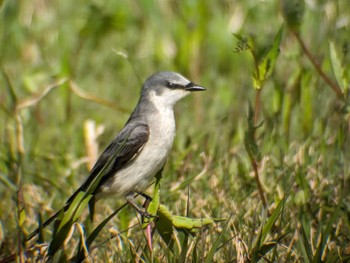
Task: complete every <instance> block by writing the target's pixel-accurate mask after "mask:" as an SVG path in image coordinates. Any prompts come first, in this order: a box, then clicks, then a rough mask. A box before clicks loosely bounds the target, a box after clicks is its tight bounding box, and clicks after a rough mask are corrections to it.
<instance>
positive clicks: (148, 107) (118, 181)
mask: <svg viewBox="0 0 350 263" xmlns="http://www.w3.org/2000/svg"><path fill="white" fill-rule="evenodd" d="M204 90H206V88H204V87H202V86H200V85H197V84H195V83H193V82H192V81H190V80H188V79H187V78H185V77H184V76H182V75H180V74H179V73H176V72H169V71H162V72H158V73H155V74H153V75H152V76H150V77H149V78H148V79H147V80H146V81H145V82H144V83H143V85H142V88H141V92H140V98H139V101H138V103H137V105H136V107H135V109H134V111H133V112H132V114H131V115H130V117H129V119H128V120H127V122H126V124H125V126H124V127H123V128H122V130H121V131H120V132H119V133H118V134H117V136H116V138H115V139H114V140H113V141H112V142H111V143H110V144H109V145H108V146H107V148H106V149H105V150H104V151H103V152H102V154H101V155H100V157H99V158H98V159H97V162H96V163H95V165H94V166H93V168H92V170H91V172H90V174H89V176H88V177H87V179H86V180H85V181H84V182H83V183H82V185H81V186H80V187H79V188H78V189H77V190H76V192H74V193H73V195H72V196H71V197H70V198H68V200H67V202H66V204H65V206H64V208H62V209H61V210H60V211H58V212H57V213H56V214H54V215H53V216H52V217H51V218H49V219H48V220H47V221H45V222H44V223H43V225H42V227H46V226H47V225H49V224H50V223H51V222H52V221H54V220H55V218H56V217H57V216H58V215H59V213H60V212H61V211H62V210H63V211H66V210H67V208H68V207H69V205H70V204H71V203H72V201H73V200H74V198H75V197H76V195H77V194H78V193H79V192H86V191H87V189H88V188H89V187H90V186H91V184H92V182H93V181H94V180H95V179H96V177H97V176H99V177H100V176H101V177H100V178H101V179H100V181H99V182H98V185H97V187H95V189H94V190H93V192H92V196H93V198H92V199H91V200H90V202H89V207H90V210H92V211H93V209H94V205H95V202H96V201H98V200H100V199H103V198H106V197H110V196H113V197H119V198H120V197H122V198H125V200H126V201H127V202H128V203H130V204H131V205H132V206H133V207H134V208H135V209H136V210H137V211H138V212H140V213H141V214H142V213H143V214H145V213H146V212H145V211H143V209H141V208H139V207H138V206H137V204H136V203H135V200H134V199H135V195H136V194H138V193H141V194H142V192H143V191H144V190H145V189H146V188H147V187H148V186H149V184H150V183H151V181H152V180H153V178H154V176H155V175H156V174H157V173H158V172H159V171H161V170H162V168H163V166H164V164H165V162H166V159H167V157H168V155H169V152H170V150H171V148H172V145H173V141H174V137H175V117H174V105H175V103H176V102H177V101H179V100H181V99H182V98H184V97H186V96H187V95H189V94H190V93H191V92H195V91H204ZM101 172H102V173H103V174H102V175H101ZM144 196H145V195H144ZM90 212H91V211H90ZM91 214H93V212H92V213H91ZM38 233H39V229H37V230H35V231H34V232H32V233H31V234H30V235H29V236H28V237H27V240H30V239H31V238H33V237H34V236H35V235H36V234H38Z"/></svg>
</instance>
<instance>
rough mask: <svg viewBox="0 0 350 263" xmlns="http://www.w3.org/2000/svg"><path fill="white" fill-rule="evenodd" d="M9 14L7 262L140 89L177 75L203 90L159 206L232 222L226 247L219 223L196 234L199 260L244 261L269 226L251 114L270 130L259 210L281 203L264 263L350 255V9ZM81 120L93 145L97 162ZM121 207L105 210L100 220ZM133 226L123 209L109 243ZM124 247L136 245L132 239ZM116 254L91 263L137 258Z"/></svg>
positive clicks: (238, 4) (111, 6) (173, 8)
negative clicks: (154, 78) (156, 78)
mask: <svg viewBox="0 0 350 263" xmlns="http://www.w3.org/2000/svg"><path fill="white" fill-rule="evenodd" d="M0 3H1V10H0V71H1V75H0V105H1V110H0V118H1V119H0V121H1V122H0V227H1V229H0V255H4V256H7V255H11V253H16V252H18V244H19V243H20V242H19V237H18V236H17V233H24V234H28V232H30V231H31V230H33V229H34V228H35V227H36V226H37V220H38V211H40V214H41V215H42V216H43V218H48V217H49V215H51V214H52V213H53V212H54V211H55V210H57V209H59V208H61V207H62V205H63V204H64V203H65V200H66V199H67V198H68V197H69V196H70V194H72V193H73V192H74V190H75V189H76V188H77V187H78V186H79V185H80V184H81V182H82V181H83V180H84V178H85V177H86V176H87V174H88V171H89V169H90V168H91V164H93V160H94V158H96V154H98V153H99V152H101V150H103V149H104V147H106V146H107V145H108V143H109V142H110V141H111V140H112V139H113V138H114V136H115V135H116V134H117V133H118V131H119V130H120V129H121V128H122V127H123V125H124V123H125V122H126V120H127V118H128V116H129V114H130V112H131V111H132V110H133V108H134V106H135V104H136V103H137V99H138V96H139V91H140V88H141V85H142V83H143V81H144V80H145V79H146V78H147V77H148V76H150V75H151V74H153V73H155V72H157V71H176V72H179V73H181V74H183V75H184V76H186V77H188V78H189V79H191V80H193V81H194V82H196V83H198V84H200V85H202V86H205V87H206V88H207V91H206V92H205V93H198V94H193V96H191V97H188V98H186V99H185V100H183V101H181V102H180V103H178V104H177V105H176V107H175V112H176V119H177V135H176V139H175V142H174V147H173V151H172V152H171V156H170V157H169V160H168V162H167V165H166V168H165V170H164V173H163V177H164V180H163V183H162V185H163V188H162V189H161V202H162V203H163V204H165V205H166V206H167V207H168V208H169V209H170V210H171V211H172V213H173V214H178V215H188V216H191V217H198V218H199V217H213V218H230V220H229V223H228V225H226V226H225V227H226V228H225V231H224V232H225V233H224V234H222V232H223V227H224V223H222V224H216V225H213V226H211V227H209V230H207V231H203V232H200V233H199V234H198V236H200V237H202V238H199V240H201V242H202V245H201V246H199V245H198V250H197V251H196V253H198V255H199V256H198V258H199V257H201V258H206V257H207V251H209V250H210V248H212V247H213V244H214V241H215V240H217V239H218V237H220V238H221V242H222V244H221V246H220V249H217V250H216V251H217V252H216V253H215V255H214V256H213V260H215V261H216V262H229V261H230V262H235V260H236V261H237V262H238V261H239V262H244V261H240V260H247V261H249V260H251V258H252V255H253V254H252V253H253V252H254V251H253V248H255V247H256V239H257V237H258V236H259V231H260V230H261V229H263V226H264V224H265V222H266V214H265V213H266V209H264V206H265V205H264V200H262V197H261V195H259V191H258V186H257V183H256V177H255V176H256V174H254V169H253V166H252V159H251V158H250V157H249V152H247V149H246V147H245V138H247V136H245V134H246V133H245V132H246V131H247V129H248V127H249V125H248V122H247V117H248V106H249V104H251V105H252V108H253V109H254V110H255V120H254V125H256V126H258V125H261V126H260V127H259V128H258V129H257V130H256V133H255V136H254V139H255V141H254V143H256V145H257V147H258V151H259V153H260V154H259V155H257V156H259V158H258V157H257V158H256V159H254V161H256V163H257V165H258V173H259V177H260V181H261V182H260V183H261V185H262V189H263V193H264V196H265V198H266V200H265V202H266V205H267V207H266V206H265V208H268V209H267V210H269V211H270V214H271V213H273V212H272V211H273V209H274V208H275V207H276V204H277V203H278V202H280V201H281V200H282V199H283V198H284V197H285V199H283V200H285V201H284V202H285V203H284V211H283V213H280V214H279V218H278V221H277V222H276V224H275V226H274V228H273V229H271V232H269V234H268V235H267V236H266V239H265V240H263V243H262V244H265V245H266V244H267V243H264V242H265V241H266V242H272V241H273V242H275V243H274V245H273V246H271V247H268V248H269V250H268V252H266V254H264V257H265V259H263V257H261V259H262V260H265V261H266V262H270V261H268V260H271V262H272V261H273V260H277V261H279V262H282V261H284V262H286V261H291V262H295V261H300V262H307V261H304V260H306V259H308V260H310V262H311V261H312V260H313V257H314V258H317V259H320V258H321V257H322V260H331V261H327V262H336V261H332V260H334V259H336V260H342V259H344V258H346V257H349V255H350V247H349V245H348V244H349V242H350V227H349V219H350V206H349V201H350V197H349V183H350V180H349V178H350V166H349V164H350V159H349V157H350V155H349V153H350V150H349V131H350V117H349V99H348V89H349V75H350V73H349V72H350V68H349V60H350V55H349V36H350V31H349V26H350V5H349V3H348V1H347V0H337V1H327V0H307V1H305V2H304V1H289V2H288V1H277V0H265V1H256V0H248V1H242V0H237V1H225V0H221V1H200V0H190V1H175V0H158V1H157V0H155V1H151V0H142V1H134V0H131V1H119V0H113V1H104V0H95V1H82V0H76V1H67V0H60V1H58V0H53V1H45V0H32V1H10V0H5V1H0ZM288 3H290V5H288ZM281 28H282V36H281V40H280V42H279V43H278V44H279V51H280V53H279V55H278V57H276V59H275V60H274V61H273V63H275V65H273V66H275V67H274V68H273V71H272V72H271V75H270V76H269V77H267V78H266V80H264V81H263V84H262V85H261V86H260V87H258V88H259V89H258V88H257V86H254V81H253V79H254V77H256V68H257V65H258V64H259V63H260V62H261V61H263V59H264V58H266V54H268V52H269V50H271V47H272V46H273V45H274V43H276V38H275V36H276V35H277V33H278V32H279V30H280V29H281ZM244 40H247V42H245V41H244ZM247 43H248V45H249V48H246V47H245V48H244V47H243V48H242V45H243V44H247ZM303 45H304V46H303ZM276 56H277V55H276ZM310 56H311V58H310ZM312 59H314V61H316V65H315V64H313V62H312ZM268 65H270V64H268ZM319 70H321V71H322V72H320V71H319ZM322 74H324V75H322ZM325 76H326V78H328V79H329V80H330V81H331V83H328V82H327V81H326V80H325ZM257 102H258V103H257ZM87 121H91V123H92V125H93V128H91V129H92V132H93V134H94V135H95V136H96V137H98V138H97V139H96V145H95V146H94V147H95V150H96V152H93V153H91V152H90V150H91V146H89V144H88V142H87V138H88V135H87V134H88V133H89V131H90V132H91V130H89V129H88V128H86V123H87ZM96 147H97V148H96ZM150 192H151V190H150ZM120 204H121V203H116V202H115V200H110V201H106V202H101V205H100V206H99V207H98V208H97V210H98V211H99V216H98V217H97V221H101V220H102V219H103V218H105V217H106V216H107V215H108V214H109V213H110V212H112V211H113V210H114V209H116V208H117V207H119V206H120ZM187 210H189V211H190V213H189V214H186V211H187ZM268 214H269V213H268ZM332 215H333V216H332ZM230 216H231V217H230ZM134 217H135V214H134V213H133V212H132V210H131V209H128V210H125V211H123V212H122V213H121V214H120V215H119V216H118V218H115V220H114V224H111V225H110V226H109V227H110V228H106V230H105V235H108V233H109V234H110V232H109V231H111V230H110V229H111V228H118V229H119V230H120V231H121V230H124V229H127V228H128V227H130V226H131V225H133V224H134V223H135V220H134ZM133 220H134V221H133ZM136 222H137V221H136ZM139 229H140V227H139V228H136V230H134V231H137V230H139ZM322 233H323V234H322ZM136 234H137V233H136ZM125 235H126V237H127V238H130V239H131V240H134V238H135V233H134V232H133V230H129V231H128V232H127V233H126V234H125ZM203 236H205V238H203ZM142 238H143V236H142V235H141V236H140V239H141V241H140V240H139V241H138V242H140V243H141V244H142V242H145V241H142ZM194 240H195V239H194ZM125 242H126V241H125ZM192 242H195V241H192ZM107 243H108V245H107V246H106V245H103V246H102V247H103V248H101V249H100V250H99V251H94V252H93V255H95V256H96V258H102V256H101V255H104V256H105V257H106V258H107V257H108V258H109V259H111V260H112V258H113V256H114V257H116V256H115V255H116V254H118V253H119V254H121V255H124V256H127V257H132V256H134V254H133V252H132V251H129V250H128V251H123V250H122V249H120V248H119V247H118V245H117V244H116V241H115V240H114V239H111V240H109V241H108V242H107ZM135 243H137V242H136V241H135ZM156 243H157V242H156ZM158 243H160V244H158V246H159V247H158V250H157V247H156V248H155V252H154V253H155V255H156V256H155V258H156V259H158V260H162V257H161V254H162V251H163V250H162V248H163V249H164V247H166V246H165V245H164V244H163V245H162V244H161V241H160V240H158ZM195 244H197V243H195ZM242 244H244V246H243V245H242ZM262 244H260V245H262ZM243 247H244V249H243ZM261 247H262V246H260V247H259V248H260V249H261ZM179 251H180V252H179V253H178V254H176V253H174V254H172V255H168V256H167V257H169V258H167V259H168V260H169V261H171V260H175V259H177V257H176V255H180V254H181V249H180V248H179ZM189 251H190V252H188V255H189V256H188V257H187V258H186V259H187V260H189V259H190V258H191V257H193V254H192V253H194V252H193V251H191V250H189ZM242 251H243V252H242ZM163 252H164V251H163ZM308 252H310V253H308ZM123 253H124V254H123ZM157 253H159V256H157ZM261 254H262V252H261V253H260V255H261ZM0 258H1V257H0ZM163 259H164V258H163ZM192 259H193V258H192ZM231 260H233V261H231ZM280 260H282V261H280ZM265 261H264V262H265ZM315 262H316V261H315ZM324 262H326V261H324ZM338 262H340V261H338Z"/></svg>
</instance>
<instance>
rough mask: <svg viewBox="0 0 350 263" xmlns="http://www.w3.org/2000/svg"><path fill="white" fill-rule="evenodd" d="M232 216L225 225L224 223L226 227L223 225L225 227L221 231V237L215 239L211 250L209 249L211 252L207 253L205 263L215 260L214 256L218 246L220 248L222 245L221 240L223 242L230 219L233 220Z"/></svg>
mask: <svg viewBox="0 0 350 263" xmlns="http://www.w3.org/2000/svg"><path fill="white" fill-rule="evenodd" d="M231 217H232V215H231V216H230V218H229V219H228V220H227V221H226V223H225V225H224V227H223V229H222V231H221V233H220V235H219V237H218V238H217V239H216V240H215V241H214V244H213V246H212V247H211V248H210V250H209V252H208V255H207V257H206V259H205V261H204V262H205V263H210V262H213V258H214V255H215V252H216V250H217V248H218V247H219V245H220V242H221V239H222V238H223V236H224V233H226V228H227V227H228V224H229V222H230V220H231Z"/></svg>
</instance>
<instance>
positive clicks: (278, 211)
mask: <svg viewBox="0 0 350 263" xmlns="http://www.w3.org/2000/svg"><path fill="white" fill-rule="evenodd" d="M284 202H285V198H283V199H282V200H281V201H280V202H279V203H278V205H277V207H276V209H275V210H274V211H273V212H272V214H271V216H270V217H269V219H268V220H267V221H266V223H265V224H264V227H263V228H262V231H261V240H260V247H262V246H263V244H264V243H265V241H266V237H267V235H268V234H269V233H270V231H271V229H272V227H273V226H274V224H275V223H276V221H277V219H278V217H279V216H280V214H281V213H282V210H283V208H284Z"/></svg>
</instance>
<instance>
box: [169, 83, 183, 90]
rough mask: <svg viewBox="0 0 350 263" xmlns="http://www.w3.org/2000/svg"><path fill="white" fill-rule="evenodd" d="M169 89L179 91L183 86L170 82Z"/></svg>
mask: <svg viewBox="0 0 350 263" xmlns="http://www.w3.org/2000/svg"><path fill="white" fill-rule="evenodd" d="M168 87H169V88H171V89H179V88H181V85H179V84H177V83H174V82H171V81H168Z"/></svg>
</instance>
